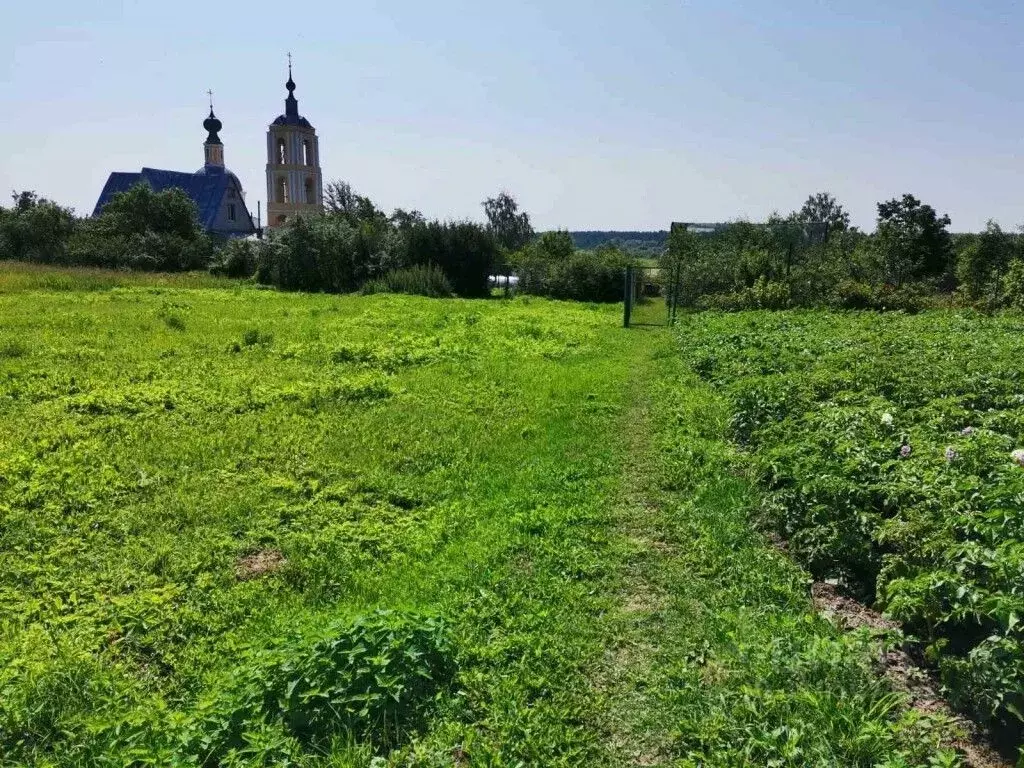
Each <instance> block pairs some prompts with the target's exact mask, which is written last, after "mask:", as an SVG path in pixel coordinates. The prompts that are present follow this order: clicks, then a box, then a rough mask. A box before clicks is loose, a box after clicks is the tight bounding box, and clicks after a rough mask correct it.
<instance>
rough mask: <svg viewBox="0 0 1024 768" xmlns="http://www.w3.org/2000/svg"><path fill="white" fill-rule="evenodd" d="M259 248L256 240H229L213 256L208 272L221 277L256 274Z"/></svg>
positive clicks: (244, 276)
mask: <svg viewBox="0 0 1024 768" xmlns="http://www.w3.org/2000/svg"><path fill="white" fill-rule="evenodd" d="M259 248H260V244H259V242H258V241H254V240H249V239H242V238H237V239H233V240H229V241H228V242H227V243H225V245H224V247H223V248H221V249H220V251H219V252H218V253H217V254H216V256H215V257H214V261H213V263H212V264H211V265H210V272H211V273H212V274H214V275H218V276H221V277H234V278H247V277H252V276H253V275H254V274H256V263H257V261H258V260H259Z"/></svg>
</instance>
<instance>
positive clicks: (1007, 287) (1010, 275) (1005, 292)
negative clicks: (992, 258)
mask: <svg viewBox="0 0 1024 768" xmlns="http://www.w3.org/2000/svg"><path fill="white" fill-rule="evenodd" d="M1002 301H1003V304H1004V305H1006V306H1008V307H1012V308H1013V309H1021V310H1024V259H1014V261H1013V262H1012V263H1011V264H1010V268H1009V269H1008V270H1007V272H1006V275H1005V276H1004V277H1003V280H1002Z"/></svg>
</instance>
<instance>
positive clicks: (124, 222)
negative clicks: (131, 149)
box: [68, 183, 213, 271]
mask: <svg viewBox="0 0 1024 768" xmlns="http://www.w3.org/2000/svg"><path fill="white" fill-rule="evenodd" d="M68 252H69V260H70V261H71V262H72V263H76V264H87V265H92V266H101V267H113V268H123V267H128V268H131V269H142V270H151V271H178V270H186V269H203V268H205V267H206V266H207V265H208V264H209V262H210V260H211V259H212V256H213V243H212V241H211V240H210V238H209V236H207V234H206V232H205V231H204V230H203V228H202V226H201V225H200V224H199V220H198V218H197V212H196V206H195V203H194V202H192V199H191V198H190V197H189V196H188V195H186V194H185V192H184V191H182V190H180V189H177V188H172V189H166V190H163V191H162V192H155V191H153V189H152V187H150V186H149V185H148V184H142V183H140V184H136V185H135V186H134V187H132V188H131V189H129V190H127V191H126V192H120V193H118V194H116V195H114V196H113V198H111V200H110V202H109V203H107V204H106V205H105V206H104V207H103V210H102V211H101V212H100V215H99V216H97V217H96V218H95V219H87V220H85V221H83V222H81V224H80V226H79V227H78V231H77V232H76V233H75V237H74V238H73V239H72V241H71V242H70V243H69V245H68Z"/></svg>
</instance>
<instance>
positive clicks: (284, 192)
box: [277, 176, 291, 203]
mask: <svg viewBox="0 0 1024 768" xmlns="http://www.w3.org/2000/svg"><path fill="white" fill-rule="evenodd" d="M277 202H279V203H290V202H291V200H289V199H288V179H286V178H285V177H284V176H281V177H279V178H278V180H277Z"/></svg>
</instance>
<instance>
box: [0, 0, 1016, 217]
mask: <svg viewBox="0 0 1024 768" xmlns="http://www.w3.org/2000/svg"><path fill="white" fill-rule="evenodd" d="M4 5H5V7H4V10H3V12H2V20H0V55H2V57H3V58H2V65H3V78H2V81H0V189H2V190H9V189H35V190H37V191H38V192H39V193H41V194H43V195H45V196H47V197H51V198H53V199H56V200H58V201H60V202H63V203H66V204H69V205H73V206H74V207H75V208H76V209H77V210H78V211H79V212H88V211H90V210H91V209H92V206H93V204H94V202H95V199H96V197H97V196H98V194H99V192H100V189H101V188H102V186H103V183H104V181H105V179H106V177H107V174H108V173H109V172H110V171H115V170H126V171H127V170H138V169H139V168H140V167H141V166H143V165H147V166H152V167H157V168H168V169H174V170H193V169H196V168H198V167H200V166H201V165H202V157H203V155H202V142H203V139H204V138H205V133H204V131H203V130H202V125H201V124H202V121H203V118H204V117H205V112H206V95H205V91H206V89H207V88H212V89H213V90H214V92H215V103H216V111H217V115H218V117H220V118H221V120H222V121H223V122H224V129H223V130H222V131H221V138H222V139H223V140H224V144H225V155H226V160H227V164H228V166H229V167H230V168H231V169H232V170H234V171H235V172H236V173H237V174H238V175H239V177H240V178H241V180H242V182H243V184H244V186H245V189H246V193H247V200H248V201H249V203H250V204H251V207H252V208H253V209H255V202H256V200H258V199H259V200H263V199H265V196H266V190H265V182H264V175H263V169H264V164H265V162H266V158H265V156H264V154H265V131H266V126H267V124H268V123H269V122H270V121H271V120H273V119H274V117H275V116H276V115H278V114H279V113H280V112H281V111H283V109H284V105H283V100H284V97H285V90H284V81H285V79H286V71H285V69H286V68H285V65H286V61H285V53H286V52H287V51H289V50H291V51H292V52H293V54H294V56H295V80H296V82H297V83H298V90H297V92H296V95H297V96H298V98H299V108H300V111H301V112H302V114H304V115H305V116H306V117H308V118H309V119H310V121H311V122H312V123H313V125H315V126H316V128H317V131H318V134H319V136H320V144H321V154H322V165H323V171H324V178H325V179H326V180H331V179H345V180H348V181H350V182H351V183H352V184H353V185H354V186H355V188H356V189H357V190H358V191H360V192H362V193H363V194H368V195H370V196H371V197H372V198H373V199H374V200H375V201H377V203H378V204H380V205H381V206H382V207H384V208H386V209H388V210H390V209H392V208H394V207H404V208H417V209H420V210H421V211H423V212H424V213H425V214H426V215H428V216H431V217H435V216H436V217H474V218H480V217H481V216H482V213H481V209H480V205H479V204H480V201H481V200H483V199H484V198H485V197H487V196H489V195H492V194H494V193H495V192H497V191H498V190H499V189H507V190H509V191H510V192H512V193H513V194H514V195H515V196H516V197H517V198H518V200H519V202H520V204H521V205H522V206H523V207H524V208H525V209H526V210H527V211H529V212H530V214H531V216H532V218H533V220H534V224H535V225H536V226H537V227H538V228H555V227H564V228H570V229H654V228H665V227H667V225H668V224H669V222H671V221H672V220H690V221H694V220H725V219H732V218H736V217H740V216H745V217H749V218H752V219H759V218H762V217H764V216H766V215H767V214H769V213H770V212H772V211H773V210H778V211H781V212H787V211H789V210H792V209H794V208H796V207H799V205H800V204H801V202H802V201H803V199H804V198H806V196H807V195H808V194H810V193H811V192H815V191H818V190H829V191H831V192H832V193H833V194H835V195H836V196H837V197H838V198H839V200H840V201H841V202H842V203H844V204H845V205H846V206H847V208H848V209H849V210H850V211H851V212H852V214H853V217H854V221H855V223H857V224H859V225H860V226H862V227H865V228H871V227H872V226H873V223H874V214H875V207H874V206H875V203H876V202H877V201H878V200H882V199H887V198H890V197H893V196H897V195H900V194H902V193H904V192H912V193H914V194H916V195H917V196H918V197H920V198H922V199H923V200H924V201H925V202H928V203H931V204H932V205H934V206H935V207H936V208H937V209H939V211H940V212H948V213H949V214H950V215H951V216H952V218H953V228H954V229H955V230H958V231H965V230H972V229H978V228H980V227H981V226H983V224H984V222H985V220H986V219H988V218H990V217H991V218H995V219H996V220H998V221H999V222H1000V223H1001V224H1002V225H1003V226H1004V227H1007V228H1010V227H1015V226H1017V225H1018V224H1021V223H1024V183H1022V179H1024V153H1022V144H1024V99H1022V97H1021V90H1022V88H1021V84H1022V82H1024V56H1022V49H1021V44H1020V34H1021V31H1022V30H1024V7H1022V5H1021V4H1018V3H1013V2H1010V1H1009V0H1001V1H999V2H995V1H992V2H968V1H967V0H960V1H959V2H952V1H951V0H936V1H934V2H924V1H923V0H901V1H900V2H892V0H889V2H884V3H883V2H876V1H875V0H862V2H858V3H843V4H840V3H825V2H811V0H788V1H787V2H784V3H783V2H778V1H777V0H764V1H763V2H753V1H748V2H724V1H721V0H693V1H692V2H686V1H683V0H676V1H675V2H669V1H668V0H665V1H662V2H654V1H651V0H646V1H645V0H631V1H630V0H587V1H586V2H584V0H507V1H506V2H501V3H497V2H489V1H487V0H433V1H432V2H423V1H422V0H416V1H414V0H391V1H390V2H383V1H382V0H361V1H360V2H356V3H343V2H337V0H332V1H331V2H317V1H314V0H310V1H309V2H305V3H303V2H275V3H268V2H262V0H254V1H253V2H246V3H235V2H229V1H228V0H221V1H220V2H211V1H210V0H203V2H194V1H193V0H176V1H175V2H156V1H153V0H136V1H134V2H133V1H132V0H36V1H35V2H18V3H13V2H6V3H5V4H4ZM840 5H845V6H848V9H846V10H840V9H839V6H840Z"/></svg>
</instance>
